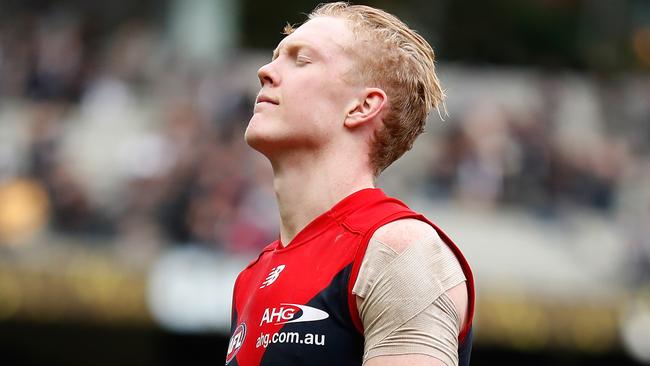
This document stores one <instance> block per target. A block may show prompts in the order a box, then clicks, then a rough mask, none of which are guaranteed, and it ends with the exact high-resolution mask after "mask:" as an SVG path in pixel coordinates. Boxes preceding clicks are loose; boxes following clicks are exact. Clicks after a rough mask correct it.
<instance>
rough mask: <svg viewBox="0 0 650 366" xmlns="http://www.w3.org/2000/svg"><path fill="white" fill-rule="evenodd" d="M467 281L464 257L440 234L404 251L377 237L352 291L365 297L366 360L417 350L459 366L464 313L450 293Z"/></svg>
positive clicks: (361, 306)
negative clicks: (459, 311) (449, 245)
mask: <svg viewBox="0 0 650 366" xmlns="http://www.w3.org/2000/svg"><path fill="white" fill-rule="evenodd" d="M463 281H465V276H464V274H463V271H462V268H461V267H460V264H459V263H458V260H457V259H456V257H455V256H454V254H453V253H452V252H451V250H450V249H449V248H448V247H447V245H446V244H444V243H443V242H442V240H440V238H439V237H438V236H437V235H436V234H432V235H431V236H430V237H427V238H425V239H423V240H420V241H417V242H414V243H412V244H410V245H409V246H408V247H407V248H406V250H404V251H403V252H402V253H396V252H395V251H394V250H393V249H392V248H391V247H390V246H388V245H386V244H384V243H382V242H380V241H377V240H374V239H373V240H371V241H370V243H369V244H368V249H367V251H366V255H365V256H364V259H363V262H362V264H361V269H360V271H359V275H358V277H357V281H356V283H355V285H354V288H353V291H352V292H353V293H354V294H355V295H357V296H358V297H359V300H360V301H359V304H358V305H359V307H358V308H359V315H360V318H361V321H362V323H363V326H364V337H365V346H364V358H363V359H364V362H365V361H367V360H368V359H370V358H373V357H377V356H383V355H401V354H414V353H416V354H425V355H430V356H432V357H435V358H437V359H439V360H441V361H443V362H444V363H445V364H447V365H449V366H451V365H457V364H458V334H459V332H460V327H461V324H460V316H459V314H458V312H457V311H456V307H455V305H454V303H453V300H452V299H451V298H449V296H447V295H446V294H445V292H446V291H447V290H449V289H451V288H452V287H454V286H456V285H458V284H460V283H462V282H463Z"/></svg>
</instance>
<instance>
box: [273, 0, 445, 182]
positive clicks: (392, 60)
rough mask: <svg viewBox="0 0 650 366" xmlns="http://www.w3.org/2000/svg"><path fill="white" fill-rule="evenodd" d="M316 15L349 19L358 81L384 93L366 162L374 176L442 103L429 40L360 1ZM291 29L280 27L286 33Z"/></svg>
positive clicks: (320, 8) (314, 14) (318, 11)
mask: <svg viewBox="0 0 650 366" xmlns="http://www.w3.org/2000/svg"><path fill="white" fill-rule="evenodd" d="M320 16H330V17H337V18H342V19H345V20H348V21H349V24H350V25H351V28H352V31H353V33H354V34H355V38H356V40H357V42H358V43H360V44H362V45H363V46H362V47H361V48H360V49H359V52H355V53H356V54H357V55H358V56H359V57H360V60H359V61H360V62H359V70H355V72H356V73H357V75H358V76H359V77H360V78H361V81H362V82H364V83H366V84H367V85H369V86H375V87H379V88H381V89H382V90H384V92H385V93H386V95H387V96H388V110H387V112H385V114H384V118H383V127H382V128H380V129H379V130H377V132H376V133H375V136H374V139H373V142H372V145H371V150H370V164H371V168H372V169H373V173H374V174H375V176H378V175H379V174H380V173H381V172H382V171H383V170H384V169H385V168H386V167H388V166H389V165H390V164H392V163H393V162H394V161H395V160H397V159H398V158H400V157H401V156H402V155H403V154H404V153H405V152H406V151H408V150H410V149H411V148H412V147H413V142H414V141H415V138H416V137H417V136H418V135H419V134H421V133H422V132H423V131H424V125H425V123H426V118H427V115H428V114H429V112H430V111H431V109H434V108H435V109H438V108H439V107H440V106H441V105H442V106H444V99H445V93H444V90H443V89H442V86H441V85H440V81H439V80H438V76H437V75H436V67H435V55H434V52H433V49H432V48H431V46H430V45H429V43H428V42H427V41H426V40H425V39H424V38H423V37H422V36H421V35H419V34H418V33H417V32H416V31H414V30H412V29H411V28H409V27H408V26H407V25H406V24H405V23H404V22H402V21H401V20H399V19H398V18H397V17H396V16H394V15H392V14H389V13H387V12H385V11H383V10H380V9H375V8H372V7H369V6H365V5H350V4H348V3H346V2H335V3H326V4H321V5H319V6H318V7H316V9H314V10H313V11H312V12H311V13H310V14H309V15H308V19H309V20H311V19H314V18H316V17H320ZM292 31H293V27H291V26H290V25H288V26H287V27H285V29H284V32H285V34H290V33H291V32H292Z"/></svg>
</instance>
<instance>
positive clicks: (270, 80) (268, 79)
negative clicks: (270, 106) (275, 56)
mask: <svg viewBox="0 0 650 366" xmlns="http://www.w3.org/2000/svg"><path fill="white" fill-rule="evenodd" d="M272 65H273V62H269V63H268V64H266V65H264V66H262V67H260V68H259V70H257V77H258V78H259V79H260V84H261V85H262V86H265V85H267V84H268V85H272V86H274V85H277V83H278V81H279V78H278V75H277V73H276V72H275V71H274V70H273V68H272Z"/></svg>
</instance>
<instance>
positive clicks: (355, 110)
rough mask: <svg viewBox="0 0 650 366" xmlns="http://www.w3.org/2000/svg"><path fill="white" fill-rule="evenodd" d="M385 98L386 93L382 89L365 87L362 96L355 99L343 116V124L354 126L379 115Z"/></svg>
mask: <svg viewBox="0 0 650 366" xmlns="http://www.w3.org/2000/svg"><path fill="white" fill-rule="evenodd" d="M387 99H388V98H387V96H386V93H385V92H384V91H383V90H381V89H379V88H366V89H365V90H364V93H363V95H362V97H361V98H360V99H358V100H357V101H356V103H355V105H354V106H353V107H352V108H351V109H350V111H349V112H348V114H347V116H346V118H345V123H344V124H345V126H346V127H349V128H355V127H359V126H361V125H364V124H366V123H368V122H370V121H372V120H373V119H375V118H376V117H377V116H379V115H380V113H381V111H382V110H383V109H384V106H385V104H386V102H387Z"/></svg>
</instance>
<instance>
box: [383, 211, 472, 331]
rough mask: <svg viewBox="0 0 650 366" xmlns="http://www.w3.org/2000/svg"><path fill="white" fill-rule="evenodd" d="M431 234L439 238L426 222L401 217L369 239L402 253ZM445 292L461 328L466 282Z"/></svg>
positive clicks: (464, 316)
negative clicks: (449, 298) (451, 302)
mask: <svg viewBox="0 0 650 366" xmlns="http://www.w3.org/2000/svg"><path fill="white" fill-rule="evenodd" d="M431 235H435V236H436V237H438V238H439V236H438V232H437V231H436V230H435V229H434V228H433V227H431V225H429V224H427V223H426V222H423V221H420V220H417V219H403V220H397V221H393V222H390V223H388V224H386V225H384V226H382V227H380V228H379V229H377V231H375V233H374V235H373V236H372V239H371V240H378V241H380V242H382V243H384V244H386V245H388V246H389V247H391V249H393V250H394V251H395V252H396V253H402V252H403V251H404V250H406V248H408V246H409V245H410V244H412V243H414V242H416V241H418V240H422V239H423V238H426V237H428V236H431ZM440 241H442V239H440ZM443 245H444V244H443ZM446 293H447V295H449V297H451V299H452V300H453V301H454V304H455V305H456V310H457V311H458V314H459V315H460V319H461V329H462V328H463V327H464V326H465V324H466V322H467V310H468V309H467V308H468V294H467V284H466V283H465V282H463V283H461V284H458V285H457V286H454V287H453V288H451V289H449V290H447V292H446Z"/></svg>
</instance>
